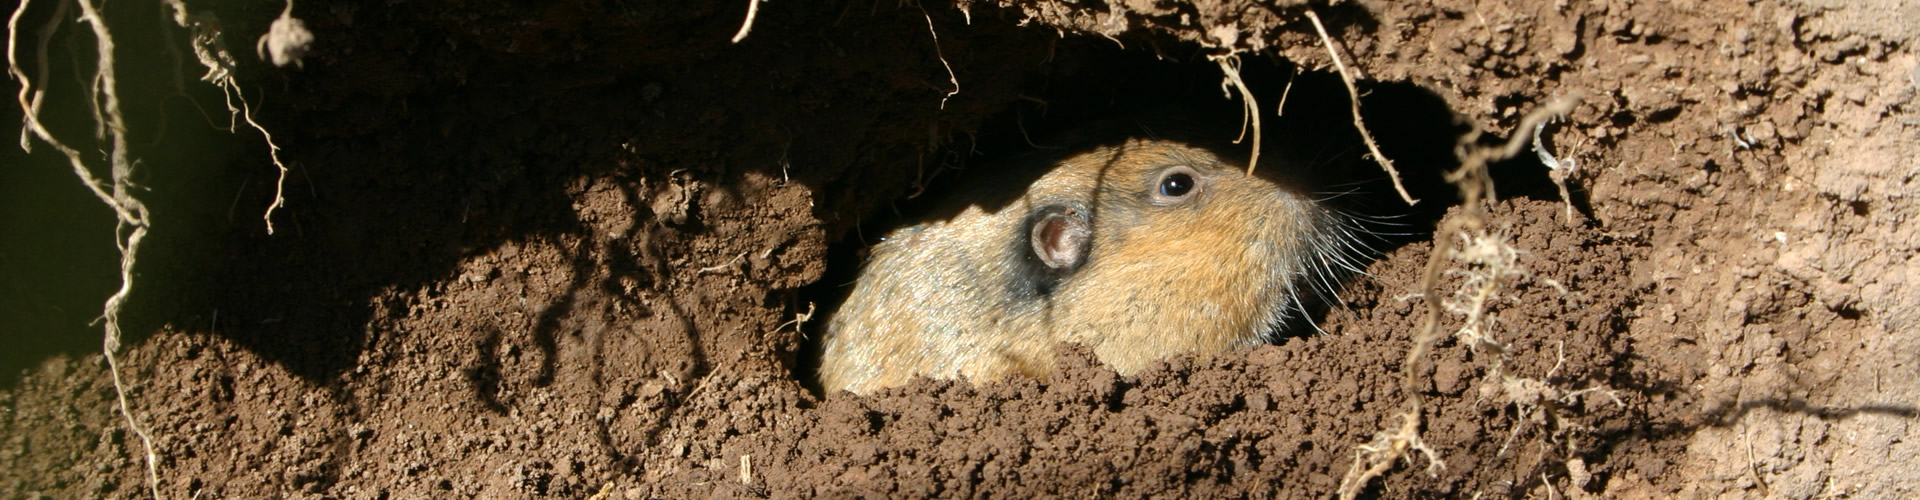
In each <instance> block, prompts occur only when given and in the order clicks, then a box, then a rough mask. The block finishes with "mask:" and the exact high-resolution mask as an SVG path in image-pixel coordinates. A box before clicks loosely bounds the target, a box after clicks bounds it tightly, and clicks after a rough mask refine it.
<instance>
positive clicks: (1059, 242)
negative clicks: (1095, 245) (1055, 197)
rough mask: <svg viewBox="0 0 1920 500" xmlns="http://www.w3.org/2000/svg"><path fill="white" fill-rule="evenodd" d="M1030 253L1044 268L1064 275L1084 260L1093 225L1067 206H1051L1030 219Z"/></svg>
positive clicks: (1079, 212) (1084, 261) (1078, 266)
mask: <svg viewBox="0 0 1920 500" xmlns="http://www.w3.org/2000/svg"><path fill="white" fill-rule="evenodd" d="M1032 231H1033V234H1032V237H1031V240H1032V241H1033V255H1034V256H1035V257H1038V258H1039V259H1040V263H1041V264H1045V265H1046V266H1047V269H1048V270H1051V271H1053V272H1054V273H1058V274H1066V273H1070V272H1073V271H1074V270H1075V269H1079V268H1080V265H1081V264H1084V263H1086V260H1087V246H1088V245H1087V244H1088V243H1089V242H1090V241H1091V240H1092V236H1093V227H1092V225H1091V224H1088V223H1087V216H1086V214H1084V213H1081V211H1079V210H1075V209H1073V208H1071V207H1062V206H1053V207H1047V208H1046V209H1045V210H1044V211H1042V213H1041V215H1040V217H1039V218H1037V219H1034V221H1033V228H1032Z"/></svg>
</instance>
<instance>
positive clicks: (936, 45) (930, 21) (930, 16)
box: [920, 6, 960, 109]
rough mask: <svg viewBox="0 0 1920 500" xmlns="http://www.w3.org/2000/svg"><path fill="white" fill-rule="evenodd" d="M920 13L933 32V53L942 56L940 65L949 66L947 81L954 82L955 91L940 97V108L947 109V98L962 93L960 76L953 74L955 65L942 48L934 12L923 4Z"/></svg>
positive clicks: (928, 30)
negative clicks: (935, 29)
mask: <svg viewBox="0 0 1920 500" xmlns="http://www.w3.org/2000/svg"><path fill="white" fill-rule="evenodd" d="M920 15H921V16H922V17H925V18H927V33H932V34H933V55H934V56H936V57H939V58H940V66H943V67H945V68H947V81H948V82H952V83H953V91H951V92H947V96H946V97H942V98H940V109H947V100H948V99H952V98H953V96H956V95H960V77H959V76H956V75H954V74H953V65H952V64H947V55H946V51H943V50H941V49H940V32H938V31H934V30H933V14H928V13H927V8H926V7H924V6H922V7H920Z"/></svg>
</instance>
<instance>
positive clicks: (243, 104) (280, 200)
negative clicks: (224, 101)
mask: <svg viewBox="0 0 1920 500" xmlns="http://www.w3.org/2000/svg"><path fill="white" fill-rule="evenodd" d="M222 85H225V86H227V87H230V88H232V89H233V93H234V96H235V97H239V98H240V111H241V113H240V117H241V118H245V119H246V120H247V125H251V126H253V129H254V130H258V131H260V137H262V138H265V139H266V141H267V156H268V157H269V158H272V159H273V166H274V167H275V168H279V169H280V177H279V180H277V181H274V183H273V204H272V205H267V213H266V215H264V216H262V217H261V218H263V219H266V221H267V234H269V235H271V234H273V212H274V210H278V209H279V208H280V207H284V206H287V197H286V193H287V164H285V163H281V162H280V146H279V145H277V144H274V143H273V134H271V133H268V132H267V128H266V127H263V126H260V122H256V121H253V105H251V104H247V95H246V94H243V93H241V92H240V84H238V83H234V82H233V81H232V80H227V81H226V82H225V83H222ZM229 106H231V104H229Z"/></svg>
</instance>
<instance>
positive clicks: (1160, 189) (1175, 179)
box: [1150, 165, 1200, 205]
mask: <svg viewBox="0 0 1920 500" xmlns="http://www.w3.org/2000/svg"><path fill="white" fill-rule="evenodd" d="M1196 174H1197V172H1194V170H1193V169H1192V168H1190V167H1187V166H1184V165H1182V166H1176V167H1173V168H1169V169H1166V170H1163V171H1161V172H1160V176H1159V178H1158V179H1155V180H1154V181H1153V188H1152V189H1153V190H1152V191H1150V192H1151V193H1152V195H1151V196H1150V198H1151V201H1152V202H1153V204H1155V205H1172V204H1175V203H1180V202H1182V201H1186V200H1187V199H1188V198H1190V197H1192V196H1193V193H1194V192H1195V191H1198V190H1199V188H1200V179H1198V178H1197V176H1196Z"/></svg>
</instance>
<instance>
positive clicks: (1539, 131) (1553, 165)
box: [1533, 120, 1580, 224]
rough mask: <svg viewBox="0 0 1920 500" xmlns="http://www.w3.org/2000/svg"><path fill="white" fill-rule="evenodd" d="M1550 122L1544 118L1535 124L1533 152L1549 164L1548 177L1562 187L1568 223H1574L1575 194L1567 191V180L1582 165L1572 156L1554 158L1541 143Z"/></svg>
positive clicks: (1562, 197)
mask: <svg viewBox="0 0 1920 500" xmlns="http://www.w3.org/2000/svg"><path fill="white" fill-rule="evenodd" d="M1550 122H1552V120H1543V121H1541V122H1540V123H1539V124H1538V125H1534V126H1533V152H1534V154H1537V155H1539V156H1540V164H1542V165H1546V166H1547V178H1548V179H1550V180H1552V181H1553V186H1554V187H1557V188H1560V201H1561V202H1562V203H1564V204H1565V205H1566V214H1567V223H1568V224H1572V223H1573V196H1572V195H1571V194H1569V193H1568V191H1567V181H1568V180H1569V179H1572V178H1573V174H1574V173H1575V172H1578V171H1579V170H1580V165H1579V164H1576V163H1574V161H1573V159H1572V158H1568V159H1566V160H1564V161H1562V160H1560V159H1558V158H1554V157H1553V153H1549V152H1547V147H1546V146H1543V145H1541V144H1540V136H1542V135H1545V134H1544V133H1543V132H1545V129H1546V128H1547V123H1550Z"/></svg>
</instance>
